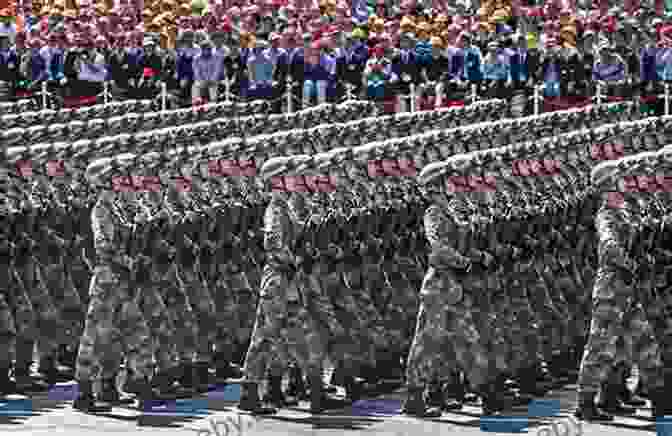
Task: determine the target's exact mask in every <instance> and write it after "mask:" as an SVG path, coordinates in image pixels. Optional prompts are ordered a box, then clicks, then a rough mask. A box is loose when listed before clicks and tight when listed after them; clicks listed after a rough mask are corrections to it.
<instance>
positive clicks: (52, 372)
mask: <svg viewBox="0 0 672 436" xmlns="http://www.w3.org/2000/svg"><path fill="white" fill-rule="evenodd" d="M43 270H44V273H43V275H44V278H45V281H46V283H45V284H46V287H47V289H48V291H49V294H50V296H51V298H52V300H53V302H54V306H55V307H56V309H57V311H58V313H59V317H58V318H59V321H60V325H59V327H58V330H59V332H61V333H62V334H60V335H59V336H58V339H59V343H58V344H57V345H59V346H60V347H59V351H60V349H61V348H62V347H70V348H72V347H73V343H74V342H75V341H77V342H78V341H79V338H80V337H81V333H82V329H83V313H82V307H81V300H80V298H79V293H78V292H77V291H76V290H75V288H74V284H73V283H72V280H70V278H69V274H68V272H67V270H66V268H65V267H64V265H59V264H52V265H47V266H44V267H43ZM40 348H41V349H42V348H43V347H40ZM50 351H51V350H48V352H47V353H42V355H41V356H40V365H39V370H40V372H41V373H42V374H43V375H45V377H46V378H47V380H48V381H49V382H50V383H55V382H56V381H58V380H60V379H63V378H65V379H70V378H71V377H72V374H65V373H59V370H58V368H57V355H56V353H54V354H51V352H50Z"/></svg>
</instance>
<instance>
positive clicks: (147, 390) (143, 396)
mask: <svg viewBox="0 0 672 436" xmlns="http://www.w3.org/2000/svg"><path fill="white" fill-rule="evenodd" d="M133 386H134V387H135V392H134V393H135V394H136V395H137V399H138V404H137V409H138V411H140V412H145V411H151V410H152V403H153V402H154V401H155V400H158V398H157V396H156V394H155V392H154V390H153V389H152V384H151V383H150V381H149V380H148V379H146V378H144V377H142V378H136V379H135V380H133ZM140 418H142V415H140Z"/></svg>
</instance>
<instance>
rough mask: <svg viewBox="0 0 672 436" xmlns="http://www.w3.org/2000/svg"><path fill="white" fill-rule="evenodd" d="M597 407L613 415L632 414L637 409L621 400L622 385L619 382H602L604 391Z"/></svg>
mask: <svg viewBox="0 0 672 436" xmlns="http://www.w3.org/2000/svg"><path fill="white" fill-rule="evenodd" d="M597 407H599V408H600V409H602V410H604V411H605V412H607V413H610V414H612V415H631V414H633V413H635V411H636V409H635V408H633V407H629V406H626V405H625V404H623V403H622V402H621V386H620V384H618V383H613V382H607V383H603V384H602V392H601V394H600V401H599V402H598V403H597Z"/></svg>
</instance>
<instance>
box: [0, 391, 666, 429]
mask: <svg viewBox="0 0 672 436" xmlns="http://www.w3.org/2000/svg"><path fill="white" fill-rule="evenodd" d="M403 397H404V394H403V392H402V391H397V392H394V393H391V394H388V395H383V396H381V397H377V398H375V399H369V400H365V401H363V402H362V403H359V404H358V405H356V407H350V408H347V409H343V410H338V411H330V412H328V413H326V414H324V415H320V416H317V417H313V416H312V415H310V413H308V404H307V403H302V404H300V405H299V407H296V408H293V409H285V410H281V411H280V413H278V414H277V415H274V416H270V417H261V418H254V417H252V416H250V415H247V414H244V413H240V412H238V411H237V410H236V409H235V401H232V400H231V399H221V398H216V395H215V396H213V395H211V396H210V398H208V397H206V396H204V397H202V398H201V399H202V400H204V399H205V400H207V408H208V411H207V413H208V414H207V416H201V417H198V418H191V417H183V416H173V417H168V416H145V417H144V418H142V420H141V421H139V420H138V415H139V413H138V412H136V411H133V410H131V409H124V408H115V409H114V410H113V412H112V413H110V414H105V415H97V416H92V415H86V414H83V413H80V412H77V411H74V410H73V409H72V403H71V402H69V401H58V400H54V399H50V398H48V397H47V396H46V395H43V396H39V397H35V398H33V399H32V401H31V403H32V406H31V407H32V410H31V412H30V416H26V417H11V418H10V417H6V416H2V417H0V435H2V436H5V435H16V436H24V435H25V436H28V435H47V434H50V435H56V434H61V435H68V436H79V435H107V436H116V435H128V434H129V433H131V434H143V435H147V436H154V435H156V436H161V435H191V436H236V435H240V436H243V435H245V436H248V435H249V436H257V435H258V436H271V435H273V436H281V435H291V436H318V435H319V436H331V435H346V436H363V435H371V436H423V435H446V436H447V435H456V436H457V435H460V436H462V435H464V436H472V435H474V436H475V435H480V434H489V435H505V434H514V433H512V431H511V430H508V431H494V432H487V433H484V432H483V431H481V429H480V413H481V409H480V407H476V406H465V408H464V409H463V410H462V411H460V412H459V413H444V415H443V416H442V417H441V418H440V419H435V420H420V419H415V418H409V417H405V416H401V415H399V414H398V413H397V410H398V408H399V406H400V404H401V401H402V399H403ZM574 397H575V395H574V390H573V387H572V386H567V387H565V388H563V389H560V390H556V391H552V392H550V393H549V394H548V395H547V396H546V397H545V398H544V400H556V402H558V403H559V405H560V413H559V415H558V416H556V417H548V418H529V419H528V429H527V431H526V433H527V434H530V435H537V436H578V435H577V434H573V433H574V428H575V426H574V425H573V424H572V423H571V422H570V420H569V418H568V417H569V415H570V414H571V410H572V409H573V407H574ZM364 415H366V416H364ZM507 415H510V416H512V417H514V418H515V417H517V419H518V420H519V421H520V419H523V420H524V419H525V417H526V416H527V409H526V408H519V409H515V410H514V411H512V412H511V413H510V414H507ZM648 416H650V411H649V410H646V409H642V410H639V411H638V414H637V415H636V416H634V417H630V418H624V417H619V418H617V420H616V422H614V423H613V424H609V425H598V424H586V423H583V424H582V434H583V435H585V436H597V435H614V436H621V435H623V436H625V435H650V434H653V433H654V432H656V424H655V423H653V422H652V421H651V420H650V419H649V418H648ZM563 422H564V423H566V424H567V425H564V424H563ZM553 423H555V424H556V426H555V427H553ZM567 428H570V429H571V431H567ZM554 429H556V430H557V431H554ZM659 434H660V435H661V436H662V432H659Z"/></svg>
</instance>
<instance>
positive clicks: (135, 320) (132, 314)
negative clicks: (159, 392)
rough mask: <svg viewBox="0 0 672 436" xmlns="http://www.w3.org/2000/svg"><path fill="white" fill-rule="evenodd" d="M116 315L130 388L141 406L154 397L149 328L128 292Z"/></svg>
mask: <svg viewBox="0 0 672 436" xmlns="http://www.w3.org/2000/svg"><path fill="white" fill-rule="evenodd" d="M115 318H116V319H115V321H116V323H117V325H118V326H119V329H118V332H119V334H120V336H121V337H120V338H119V340H120V341H122V343H123V350H124V353H125V355H126V362H127V365H128V367H129V368H130V369H131V372H130V374H131V375H132V376H133V377H134V380H132V381H131V384H132V385H133V386H134V388H135V389H133V390H131V392H132V393H134V394H137V395H138V397H139V399H140V407H141V408H144V406H145V405H144V404H142V403H143V402H146V401H151V400H152V399H153V398H154V397H155V396H154V394H153V392H152V390H151V384H150V380H151V378H152V374H153V372H154V362H153V346H152V339H151V336H150V330H149V327H148V326H147V322H146V320H145V317H144V316H143V314H142V312H141V311H140V308H139V307H138V305H137V303H136V301H135V300H134V299H133V298H131V297H130V295H128V294H126V295H122V296H121V298H120V308H119V310H118V312H117V313H116V317H115ZM141 410H144V409H141Z"/></svg>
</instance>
